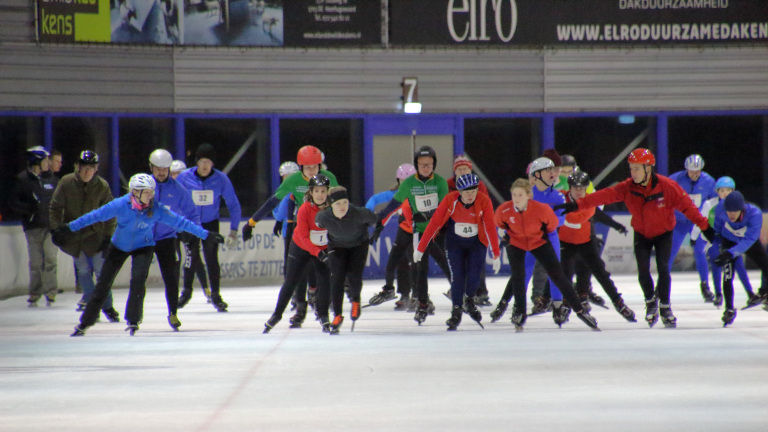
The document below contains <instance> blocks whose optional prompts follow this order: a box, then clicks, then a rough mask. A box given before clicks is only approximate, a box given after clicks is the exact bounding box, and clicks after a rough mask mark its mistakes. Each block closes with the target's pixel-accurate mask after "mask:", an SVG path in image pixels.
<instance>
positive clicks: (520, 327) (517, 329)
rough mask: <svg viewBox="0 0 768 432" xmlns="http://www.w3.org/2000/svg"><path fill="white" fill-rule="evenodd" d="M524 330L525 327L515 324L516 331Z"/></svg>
mask: <svg viewBox="0 0 768 432" xmlns="http://www.w3.org/2000/svg"><path fill="white" fill-rule="evenodd" d="M522 332H523V327H522V326H518V325H516V326H515V333H522Z"/></svg>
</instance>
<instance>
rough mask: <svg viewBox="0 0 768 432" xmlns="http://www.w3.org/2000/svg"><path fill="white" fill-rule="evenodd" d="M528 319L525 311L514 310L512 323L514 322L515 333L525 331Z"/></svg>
mask: <svg viewBox="0 0 768 432" xmlns="http://www.w3.org/2000/svg"><path fill="white" fill-rule="evenodd" d="M527 319H528V315H527V314H526V313H525V310H517V308H515V309H514V311H513V312H512V318H511V319H510V321H512V324H514V325H515V332H517V333H520V332H522V331H523V326H525V321H526V320H527Z"/></svg>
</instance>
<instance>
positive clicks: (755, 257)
mask: <svg viewBox="0 0 768 432" xmlns="http://www.w3.org/2000/svg"><path fill="white" fill-rule="evenodd" d="M721 240H722V242H721V243H720V250H721V251H724V250H726V249H730V248H732V247H733V246H735V245H736V243H734V242H732V241H730V240H728V239H726V238H722V237H721ZM744 255H746V256H748V257H750V258H752V261H754V262H755V264H757V267H758V268H760V271H761V272H762V277H763V278H765V275H766V274H768V253H766V252H765V249H764V248H763V245H762V244H761V243H760V241H759V240H758V241H756V242H754V243H753V244H752V246H750V247H749V249H747V251H746V252H744ZM723 300H725V308H726V309H734V307H733V261H730V262H728V263H727V264H725V265H724V266H723Z"/></svg>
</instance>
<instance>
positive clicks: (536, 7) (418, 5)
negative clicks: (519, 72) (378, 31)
mask: <svg viewBox="0 0 768 432" xmlns="http://www.w3.org/2000/svg"><path fill="white" fill-rule="evenodd" d="M389 9H390V35H389V42H390V44H392V45H454V46H472V45H496V46H501V45H507V46H513V45H533V46H544V45H569V46H577V45H614V44H645V45H659V44H682V43H686V44H691V43H693V44H712V43H717V44H721V43H749V42H759V43H765V41H768V1H766V0H389Z"/></svg>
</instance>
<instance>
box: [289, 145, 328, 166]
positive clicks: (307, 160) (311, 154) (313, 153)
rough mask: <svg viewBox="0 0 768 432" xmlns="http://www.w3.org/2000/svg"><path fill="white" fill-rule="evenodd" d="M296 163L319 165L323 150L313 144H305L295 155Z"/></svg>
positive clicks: (321, 160) (321, 161)
mask: <svg viewBox="0 0 768 432" xmlns="http://www.w3.org/2000/svg"><path fill="white" fill-rule="evenodd" d="M296 163H297V164H299V165H302V166H304V165H320V164H321V163H323V152H321V151H320V149H318V148H317V147H315V146H311V145H307V146H304V147H302V148H300V149H299V154H297V155H296Z"/></svg>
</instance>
